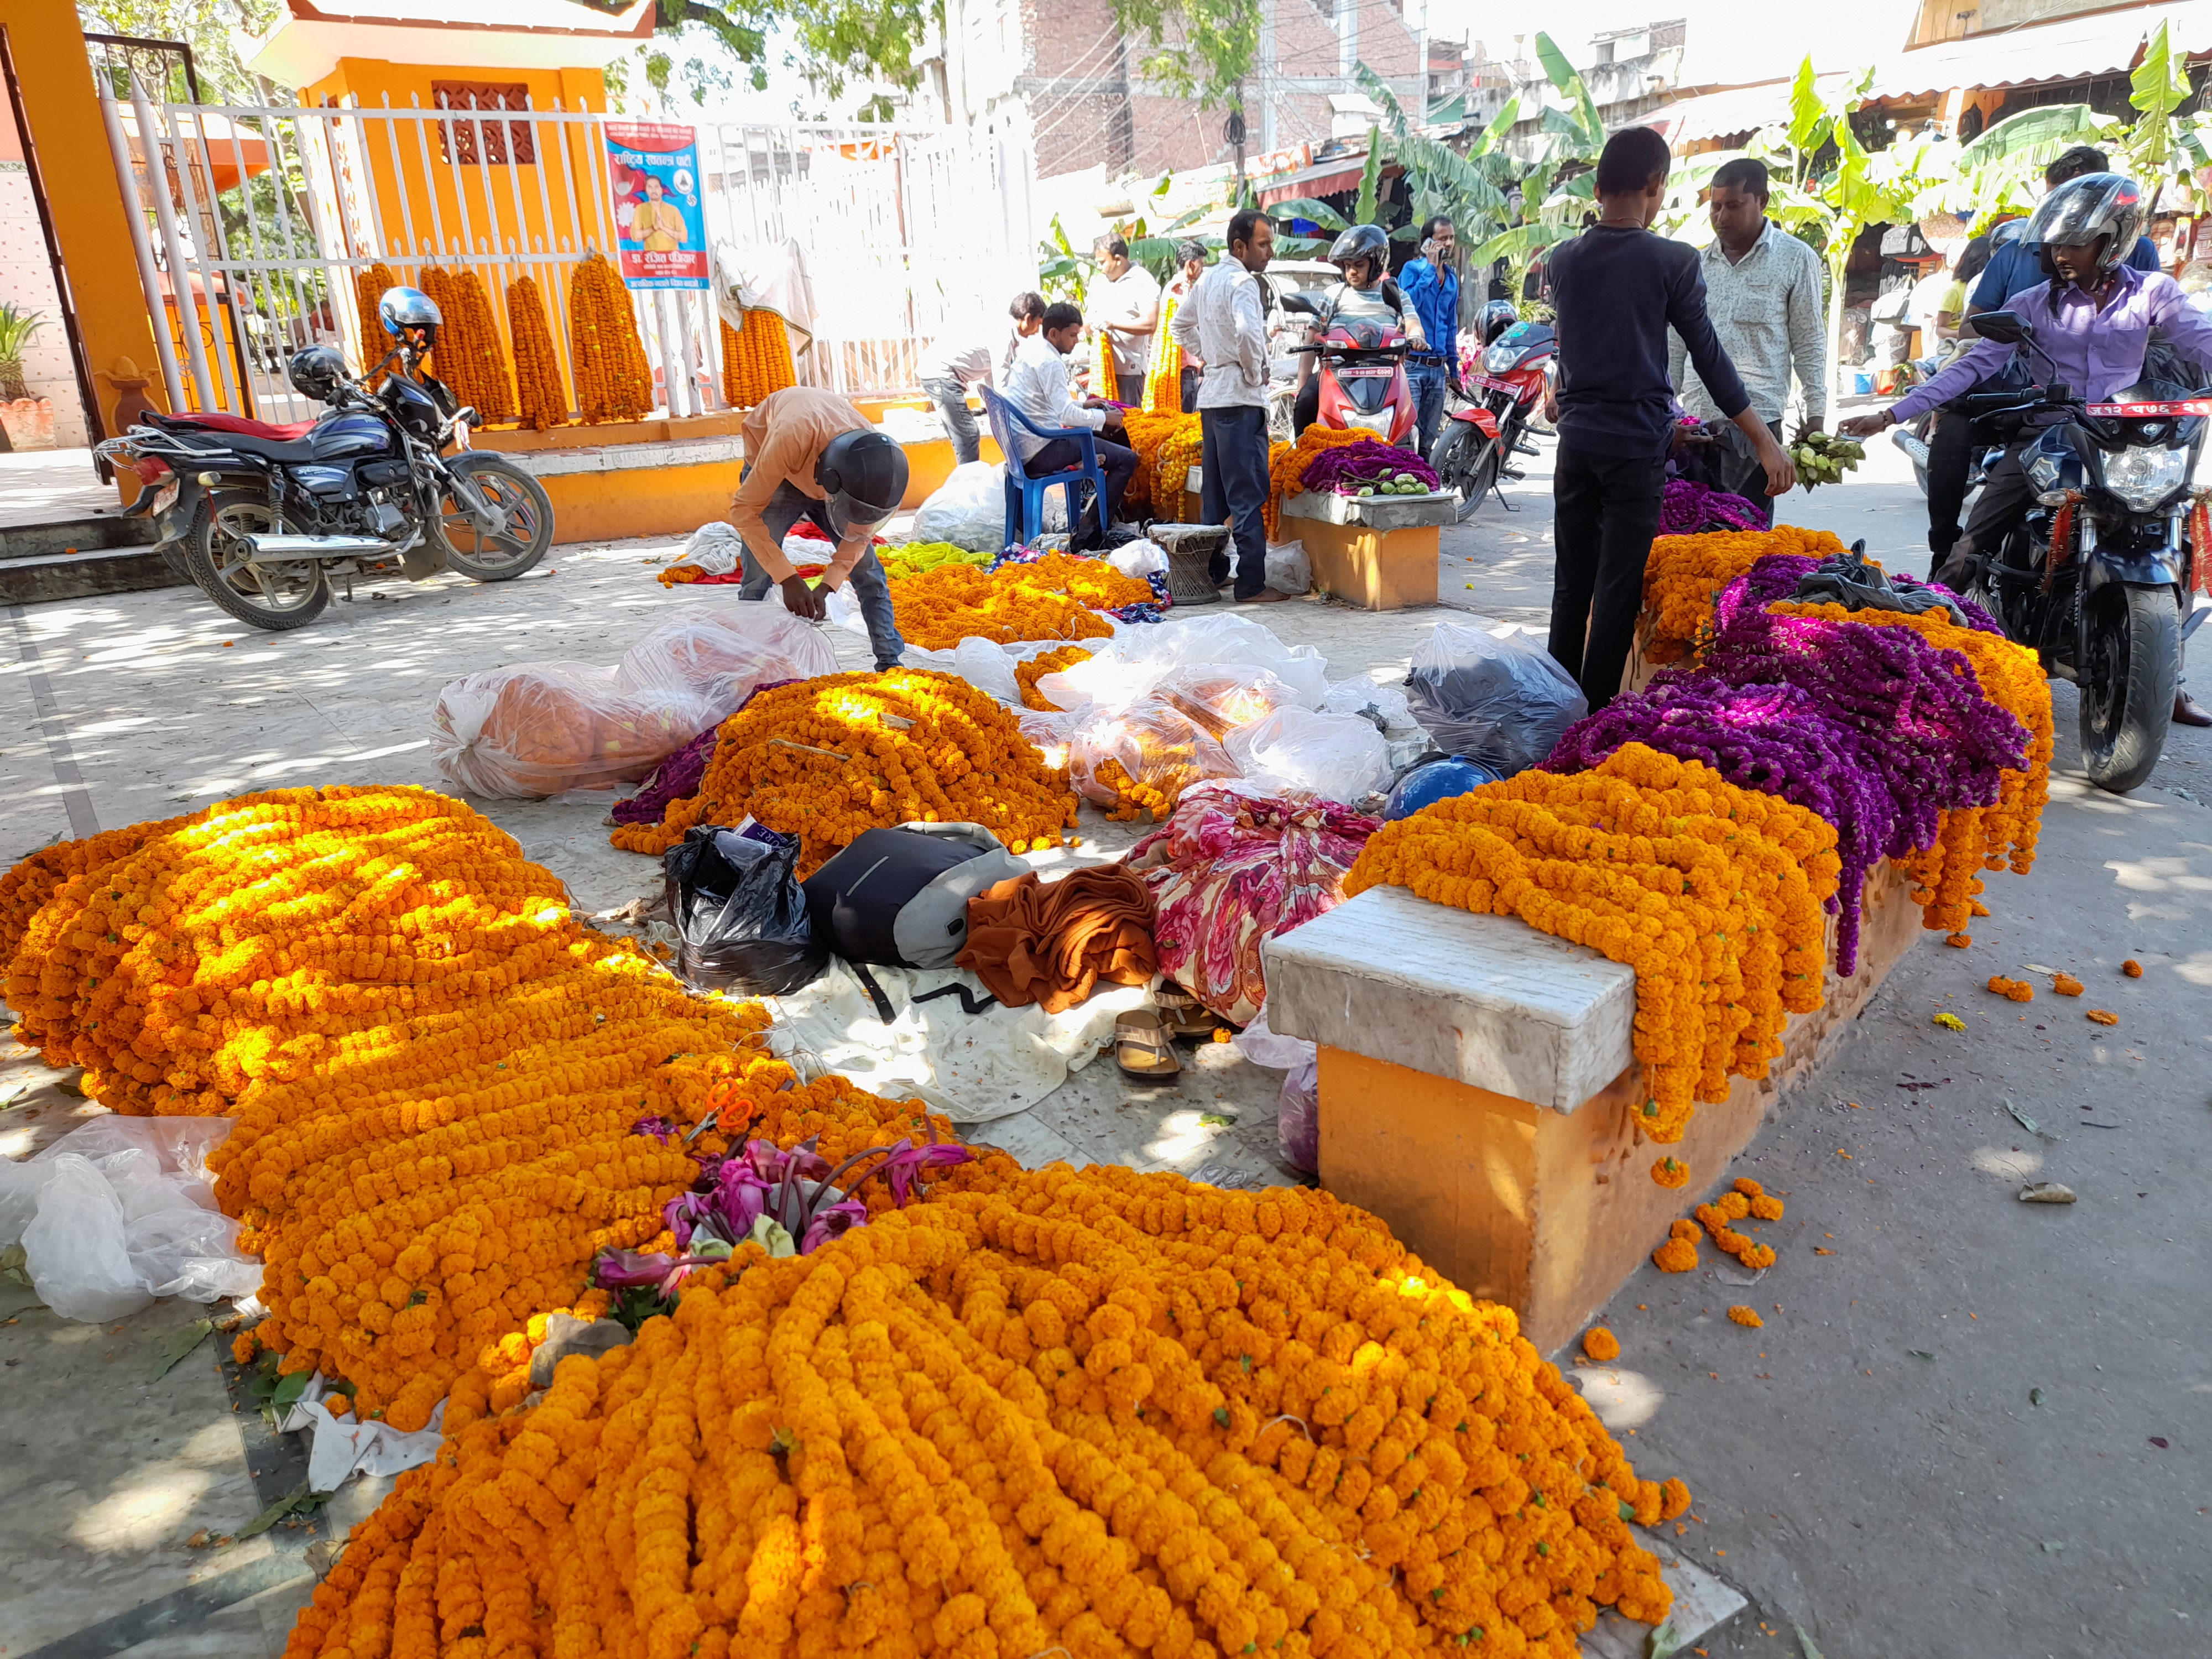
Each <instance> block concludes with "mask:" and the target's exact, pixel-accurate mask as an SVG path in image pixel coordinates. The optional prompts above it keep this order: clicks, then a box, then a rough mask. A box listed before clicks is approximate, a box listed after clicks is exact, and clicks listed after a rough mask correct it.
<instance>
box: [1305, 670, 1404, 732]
mask: <svg viewBox="0 0 2212 1659" xmlns="http://www.w3.org/2000/svg"><path fill="white" fill-rule="evenodd" d="M1321 707H1322V713H1323V714H1358V715H1359V716H1360V717H1362V718H1363V719H1366V720H1379V721H1380V722H1381V729H1382V730H1383V731H1386V732H1404V731H1407V730H1411V729H1413V708H1412V705H1411V704H1409V703H1408V702H1407V701H1406V688H1405V687H1404V686H1402V685H1378V684H1376V683H1375V682H1374V681H1373V680H1370V679H1367V678H1352V679H1348V680H1338V681H1337V682H1336V683H1335V684H1333V685H1331V686H1330V687H1329V688H1328V696H1325V697H1323V698H1322V700H1321Z"/></svg>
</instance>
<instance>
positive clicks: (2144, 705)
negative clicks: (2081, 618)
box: [2081, 582, 2181, 795]
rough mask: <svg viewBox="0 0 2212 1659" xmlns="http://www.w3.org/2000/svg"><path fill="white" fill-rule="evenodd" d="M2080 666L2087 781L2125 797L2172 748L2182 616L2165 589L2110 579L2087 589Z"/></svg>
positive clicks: (2082, 758) (2083, 743) (2082, 736)
mask: <svg viewBox="0 0 2212 1659" xmlns="http://www.w3.org/2000/svg"><path fill="white" fill-rule="evenodd" d="M2087 604H2088V606H2089V652H2088V660H2087V661H2086V662H2085V663H2083V664H2082V665H2081V764H2082V767H2083V769H2085V770H2087V773H2088V774H2089V781H2090V782H2092V783H2093V784H2095V785H2096V786H2097V787H2099V788H2100V789H2109V790H2111V791H2112V793H2114V794H2116V795H2124V794H2125V793H2127V792H2128V791H2129V790H2130V789H2133V788H2134V787H2136V785H2138V784H2140V783H2141V782H2142V781H2143V780H2144V779H2145V778H2147V777H2148V776H2149V775H2150V774H2151V769H2152V768H2153V767H2154V766H2156V765H2157V764H2158V757H2159V756H2160V753H2161V752H2162V751H2163V750H2165V748H2166V727H2167V726H2168V725H2169V724H2171V723H2172V719H2173V690H2174V686H2175V684H2177V683H2178V681H2179V675H2180V655H2179V650H2180V639H2179V635H2180V631H2181V617H2180V613H2179V611H2178V609H2177V608H2176V606H2175V605H2174V602H2173V591H2172V589H2171V588H2166V587H2131V586H2124V585H2122V584H2121V583H2118V582H2110V583H2107V584H2106V586H2103V587H2101V588H2100V589H2098V590H2097V592H2094V593H2092V594H2090V595H2089V597H2088V599H2087Z"/></svg>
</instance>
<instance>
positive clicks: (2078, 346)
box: [1842, 173, 2212, 726]
mask: <svg viewBox="0 0 2212 1659" xmlns="http://www.w3.org/2000/svg"><path fill="white" fill-rule="evenodd" d="M2142 219H2143V214H2142V194H2141V192H2140V191H2137V189H2136V185H2135V183H2134V181H2133V180H2132V179H2124V178H2122V177H2120V176H2119V175H2118V173H2087V174H2085V175H2084V176H2082V177H2081V178H2079V179H2070V180H2069V181H2068V182H2067V183H2065V184H2063V185H2060V186H2059V187H2058V188H2057V190H2054V191H2051V194H2050V195H2048V196H2046V197H2044V199H2043V204H2042V205H2041V206H2039V208H2037V209H2036V210H2035V216H2034V217H2033V219H2031V220H2030V221H2029V222H2028V227H2027V232H2026V234H2025V235H2024V238H2023V240H2026V241H2029V242H2033V243H2039V244H2040V245H2041V258H2042V260H2043V264H2044V269H2045V270H2046V271H2048V272H2050V273H2051V280H2050V281H2049V282H2047V283H2044V284H2043V285H2042V286H2041V287H2039V288H2034V289H2028V290H2027V291H2026V292H2025V293H2021V294H2018V295H2014V296H2013V298H2012V299H2011V300H2010V301H2008V303H2007V306H2006V309H2007V310H2008V311H2010V312H2012V313H2014V314H2015V315H2016V316H2017V317H2019V318H2020V319H2021V321H2023V322H2025V323H2026V324H2027V325H2028V326H2029V327H2031V328H2033V330H2034V331H2035V339H2034V349H2033V350H2026V357H2027V366H2028V369H2029V373H2030V374H2031V375H2032V376H2033V379H2034V380H2035V381H2036V382H2037V383H2038V384H2039V385H2048V384H2050V383H2051V382H2052V381H2063V382H2064V383H2065V384H2066V385H2067V386H2070V387H2071V388H2073V391H2074V392H2075V395H2076V396H2078V397H2081V398H2086V399H2087V401H2089V402H2091V403H2100V402H2105V401H2107V400H2109V399H2111V398H2112V397H2114V396H2115V395H2116V394H2118V393H2119V392H2124V391H2125V390H2126V389H2127V388H2128V387H2130V386H2134V385H2135V384H2136V381H2137V380H2141V379H2142V373H2143V354H2144V351H2145V349H2147V348H2148V345H2149V343H2150V334H2151V331H2152V330H2153V329H2154V328H2155V329H2157V330H2158V331H2159V332H2160V337H2161V338H2162V340H2163V342H2164V343H2166V345H2168V346H2170V347H2172V349H2175V350H2176V351H2178V352H2179V353H2180V354H2181V355H2182V356H2185V357H2187V358H2190V359H2191V360H2192V361H2193V362H2195V363H2196V364H2197V367H2198V370H2199V372H2200V374H2204V375H2205V376H2206V378H2207V379H2212V318H2208V317H2207V316H2206V315H2205V313H2203V312H2201V311H2199V310H2197V307H2195V306H2193V305H2191V303H2190V301H2189V297H2188V296H2187V295H2185V294H2184V293H2183V291H2182V289H2181V284H2180V283H2177V282H2175V281H2174V280H2173V278H2172V277H2171V276H2166V275H2165V274H2164V273H2163V272H2159V271H2153V272H2148V273H2146V272H2143V271H2139V270H2131V269H2130V268H2129V267H2128V266H2127V265H2126V264H2124V263H2123V262H2124V259H2125V258H2126V256H2127V254H2128V253H2129V252H2130V251H2131V250H2132V249H2133V248H2134V246H2135V245H2136V236H2137V234H2139V233H2140V231H2141V230H2142ZM2023 349H2024V348H2023ZM2014 350H2015V348H2014V347H2012V346H2010V345H2007V344H2004V343H2001V342H1999V341H1996V340H1984V341H1981V342H1980V343H1978V344H1977V345H1975V346H1974V347H1973V349H1972V350H1969V351H1964V352H1961V353H1960V355H1959V356H1956V357H1954V358H1953V359H1952V360H1951V361H1950V362H1949V363H1948V365H1946V366H1945V368H1943V369H1942V372H1941V373H1940V374H1936V376H1934V378H1932V379H1931V380H1928V381H1927V382H1926V383H1925V384H1924V385H1923V386H1917V387H1916V388H1914V389H1913V390H1912V391H1911V392H1908V393H1906V394H1905V396H1904V397H1903V398H1899V399H1898V401H1897V402H1895V403H1894V404H1891V405H1890V406H1889V407H1888V408H1887V410H1882V411H1881V412H1880V413H1877V414H1873V415H1861V416H1856V417H1854V418H1853V419H1851V420H1849V421H1846V422H1844V423H1843V427H1842V430H1843V432H1844V434H1845V435H1847V436H1850V437H1853V438H1870V437H1873V436H1874V435H1875V434H1877V433H1879V432H1881V430H1882V429H1883V428H1886V427H1891V426H1896V425H1898V424H1899V423H1901V422H1905V421H1911V420H1913V419H1916V418H1917V417H1918V416H1920V415H1921V414H1922V413H1923V412H1924V411H1926V410H1930V409H1933V408H1935V407H1936V405H1937V404H1943V403H1948V402H1949V401H1950V400H1951V399H1952V398H1954V397H1956V396H1958V395H1959V394H1960V392H1965V391H1967V390H1969V389H1970V388H1971V387H1972V386H1975V385H1976V384H1977V383H1978V382H1979V381H1981V380H1984V379H1985V378H1986V377H1988V376H1989V375H1991V374H1995V373H1996V371H1997V370H1998V369H2000V368H2003V367H2004V365H2005V363H2006V362H2007V360H2008V359H2009V358H2010V357H2011V356H2012V354H2013V352H2014ZM2034 436H2035V434H2034V433H2033V432H2032V431H2031V432H2029V433H2027V434H2025V435H2022V437H2021V439H2019V440H2018V441H2015V443H2014V445H2013V446H2012V447H2011V448H2009V449H2008V450H2007V451H2006V453H2005V455H2004V458H2003V459H2002V460H2000V461H1999V462H1997V464H1996V465H1995V466H1993V467H1991V468H1990V472H1989V477H1988V481H1987V483H1984V486H1983V488H1982V493H1981V495H1980V497H1979V498H1978V500H1977V501H1975V502H1974V510H1973V512H1972V513H1971V514H1970V515H1969V516H1968V518H1967V520H1966V530H1965V532H1963V533H1962V534H1961V535H1960V538H1959V539H1958V541H1957V543H1956V544H1954V546H1953V547H1952V549H1951V553H1950V556H1949V557H1948V558H1947V559H1946V560H1944V562H1943V565H1942V568H1941V569H1940V570H1938V571H1936V580H1938V581H1940V582H1942V583H1943V584H1944V585H1945V586H1949V587H1953V588H1958V589H1963V588H1964V586H1966V580H1967V579H1968V577H1969V575H1970V574H1971V572H1972V568H1973V567H1972V557H1973V555H1974V553H1975V551H1976V550H1977V549H1981V548H1986V549H1988V550H1990V552H1992V553H1994V552H1995V550H1996V548H1997V546H1998V545H1999V544H2001V543H2002V540H2003V538H2004V537H2005V535H2006V534H2007V533H2008V532H2009V531H2010V530H2011V529H2012V528H2013V526H2015V525H2016V524H2018V523H2019V522H2020V520H2021V519H2022V518H2023V517H2025V516H2026V514H2027V508H2028V504H2029V501H2030V500H2031V499H2032V497H2033V493H2034V492H2033V489H2032V487H2031V486H2030V484H2029V483H2028V480H2027V472H2026V471H2024V470H2023V467H2022V463H2021V451H2022V450H2023V449H2025V448H2026V447H2027V444H2028V443H2029V442H2030V441H2033V438H2034ZM2207 555H2208V550H2206V549H2203V548H2198V549H2197V550H2196V556H2197V558H2199V559H2202V558H2204V557H2206V556H2207ZM2173 718H2174V719H2175V720H2178V721H2179V722H2181V723H2182V724H2184V725H2187V726H2212V714H2208V713H2207V712H2206V711H2205V710H2204V709H2203V708H2200V707H2198V705H2197V702H2196V701H2195V700H2194V699H2193V698H2191V696H2189V695H2188V693H2186V692H2178V693H2176V695H2175V697H2174V706H2173Z"/></svg>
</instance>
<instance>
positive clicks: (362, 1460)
mask: <svg viewBox="0 0 2212 1659" xmlns="http://www.w3.org/2000/svg"><path fill="white" fill-rule="evenodd" d="M329 1397H330V1386H329V1384H327V1383H325V1382H324V1381H323V1376H322V1373H321V1372H320V1371H318V1372H316V1373H315V1375H314V1376H312V1377H310V1378H309V1379H308V1381H307V1388H306V1389H303V1390H302V1391H301V1395H300V1397H299V1399H298V1400H297V1401H295V1402H294V1403H293V1405H292V1407H291V1408H290V1409H289V1411H287V1412H286V1413H284V1419H283V1422H281V1423H279V1424H278V1425H276V1426H277V1429H278V1430H279V1431H280V1432H283V1433H286V1434H289V1433H291V1432H292V1431H294V1430H296V1429H305V1430H307V1431H308V1440H307V1490H308V1491H309V1492H336V1491H337V1489H338V1488H339V1487H340V1486H343V1485H344V1484H345V1483H346V1481H347V1480H348V1479H349V1477H351V1476H353V1475H355V1474H366V1475H369V1476H372V1477H374V1476H379V1475H392V1474H404V1473H405V1472H406V1471H407V1470H409V1469H412V1468H420V1467H422V1465H423V1464H425V1463H427V1462H429V1461H430V1460H431V1459H432V1458H434V1457H435V1456H436V1455H438V1446H439V1443H440V1442H441V1441H442V1440H443V1439H444V1438H445V1437H446V1402H445V1401H442V1400H441V1401H439V1402H438V1403H437V1405H436V1406H435V1407H434V1408H433V1409H432V1410H431V1413H430V1421H429V1423H428V1425H427V1426H426V1427H423V1428H420V1429H416V1430H414V1431H411V1432H410V1431H408V1430H404V1429H395V1428H393V1427H392V1425H390V1424H389V1423H386V1422H383V1421H380V1420H377V1419H369V1420H367V1421H364V1420H363V1419H360V1418H358V1417H356V1416H353V1415H352V1414H350V1413H349V1414H348V1415H346V1416H345V1417H343V1418H337V1417H333V1416H331V1408H330V1407H328V1406H326V1405H325V1404H324V1403H323V1402H324V1401H325V1400H327V1399H328V1398H329Z"/></svg>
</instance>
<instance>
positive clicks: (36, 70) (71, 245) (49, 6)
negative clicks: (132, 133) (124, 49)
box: [0, 0, 161, 501]
mask: <svg viewBox="0 0 2212 1659" xmlns="http://www.w3.org/2000/svg"><path fill="white" fill-rule="evenodd" d="M0 28H5V29H6V31H7V37H8V52H9V58H11V59H12V60H13V61H14V63H15V75H16V78H17V80H18V82H20V84H21V88H22V95H23V114H24V117H25V119H26V121H27V124H28V125H29V127H30V139H31V144H32V147H33V149H35V150H36V152H37V155H38V159H39V166H40V169H41V170H42V173H43V177H44V179H45V182H46V193H47V202H48V205H49V207H50V210H52V214H53V218H54V234H55V235H56V237H57V239H58V240H59V242H60V244H61V252H62V270H63V275H64V277H65V278H66V280H67V282H68V284H69V292H70V301H71V304H72V305H73V307H75V309H76V324H77V330H78V332H79V334H80V335H81V336H82V338H83V341H84V349H85V356H86V357H87V358H88V361H89V362H90V364H91V367H92V369H93V374H94V380H93V389H94V398H95V399H96V401H97V402H98V403H99V404H100V423H101V427H102V428H103V432H102V435H104V434H105V431H106V428H108V427H109V425H110V422H109V414H110V411H111V410H112V409H113V407H114V398H115V394H114V391H113V388H112V386H111V385H110V384H109V383H108V382H107V381H106V380H101V379H100V378H99V377H100V374H102V373H109V374H121V373H122V372H123V371H122V370H121V368H120V367H119V363H118V360H120V359H123V358H128V359H130V360H131V363H132V364H134V365H136V369H137V374H141V375H147V374H150V376H151V378H152V379H153V380H155V388H154V390H155V395H156V396H157V397H158V396H159V395H160V386H159V382H160V378H161V377H160V373H159V371H158V370H153V369H151V368H150V366H151V365H152V364H153V363H154V362H155V355H154V328H153V324H152V322H151V321H150V320H149V319H148V317H147V315H146V300H145V296H144V295H143V294H141V293H140V292H139V289H138V267H137V261H136V259H135V258H134V256H133V254H132V252H131V229H130V221H129V220H128V219H127V218H126V217H125V209H124V205H123V191H122V186H121V185H120V183H119V182H118V179H117V178H116V174H115V166H114V162H113V161H112V158H111V157H110V155H109V154H108V149H107V132H106V128H105V126H103V125H102V124H101V122H100V100H99V97H98V95H97V94H95V93H94V90H93V81H92V66H91V64H90V62H89V60H88V58H86V56H85V46H84V33H83V31H82V29H81V28H79V27H78V26H77V21H76V7H75V6H73V5H71V4H70V3H69V0H8V4H7V6H6V7H5V8H4V9H0ZM121 483H122V489H123V498H124V499H125V501H129V500H131V499H132V498H133V497H134V496H135V495H137V483H138V481H137V475H136V474H135V473H129V472H125V473H124V474H122V475H121Z"/></svg>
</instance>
